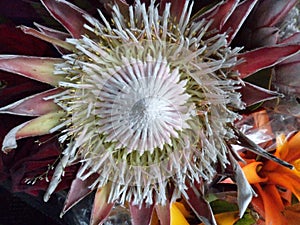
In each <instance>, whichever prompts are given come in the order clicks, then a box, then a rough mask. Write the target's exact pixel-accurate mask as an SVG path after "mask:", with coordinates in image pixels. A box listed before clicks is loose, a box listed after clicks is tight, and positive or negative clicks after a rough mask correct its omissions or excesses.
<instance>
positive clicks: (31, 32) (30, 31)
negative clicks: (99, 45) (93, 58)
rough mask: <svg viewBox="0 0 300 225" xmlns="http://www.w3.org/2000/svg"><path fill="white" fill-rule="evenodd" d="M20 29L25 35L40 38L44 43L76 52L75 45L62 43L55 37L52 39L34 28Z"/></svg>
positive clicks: (24, 27) (23, 27) (22, 27)
mask: <svg viewBox="0 0 300 225" xmlns="http://www.w3.org/2000/svg"><path fill="white" fill-rule="evenodd" d="M19 28H21V30H22V31H23V32H24V33H25V34H29V35H32V36H34V37H36V38H39V39H41V40H44V41H47V42H49V43H51V44H53V45H55V46H59V47H61V48H64V49H67V50H69V51H72V50H74V49H75V48H74V47H73V45H71V44H69V43H67V42H65V41H62V40H60V39H58V38H54V37H51V36H49V35H47V34H44V33H41V32H39V31H37V30H35V29H33V28H30V27H26V26H23V25H22V26H19Z"/></svg>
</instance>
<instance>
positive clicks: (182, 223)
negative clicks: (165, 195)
mask: <svg viewBox="0 0 300 225" xmlns="http://www.w3.org/2000/svg"><path fill="white" fill-rule="evenodd" d="M170 210H171V225H189V223H188V222H187V220H186V218H185V216H184V214H185V213H186V209H185V208H184V206H183V204H182V203H180V202H175V203H173V204H172V206H171V209H170ZM181 210H182V211H181Z"/></svg>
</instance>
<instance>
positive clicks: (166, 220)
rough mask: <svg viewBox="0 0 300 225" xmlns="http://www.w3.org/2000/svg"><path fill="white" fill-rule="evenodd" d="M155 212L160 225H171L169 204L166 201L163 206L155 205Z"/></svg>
mask: <svg viewBox="0 0 300 225" xmlns="http://www.w3.org/2000/svg"><path fill="white" fill-rule="evenodd" d="M155 210H156V213H157V217H158V219H159V222H160V225H170V223H171V215H170V202H169V201H168V202H167V204H166V205H164V206H162V205H156V206H155Z"/></svg>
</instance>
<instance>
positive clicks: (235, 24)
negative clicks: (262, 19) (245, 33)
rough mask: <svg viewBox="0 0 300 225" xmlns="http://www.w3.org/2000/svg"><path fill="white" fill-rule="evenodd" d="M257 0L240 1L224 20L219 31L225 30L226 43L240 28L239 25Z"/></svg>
mask: <svg viewBox="0 0 300 225" xmlns="http://www.w3.org/2000/svg"><path fill="white" fill-rule="evenodd" d="M257 1H258V0H246V1H244V2H242V3H241V4H239V5H238V6H237V8H236V9H235V10H234V11H233V13H232V14H231V15H230V17H229V19H228V20H227V21H226V23H225V24H224V26H223V27H222V30H221V33H223V32H227V34H228V38H227V40H228V43H230V42H231V41H232V40H233V38H234V37H235V35H236V34H237V32H238V31H239V30H240V28H241V26H242V25H243V23H244V21H245V20H246V18H247V17H248V15H249V13H250V12H251V11H252V9H253V7H254V6H255V4H256V3H257Z"/></svg>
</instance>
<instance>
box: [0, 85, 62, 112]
mask: <svg viewBox="0 0 300 225" xmlns="http://www.w3.org/2000/svg"><path fill="white" fill-rule="evenodd" d="M61 91H62V90H61V89H58V88H55V89H52V90H48V91H45V92H42V93H38V94H35V95H32V96H29V97H27V98H23V99H21V100H19V101H17V102H14V103H12V104H9V105H7V106H4V107H2V108H0V113H7V114H13V115H21V116H41V115H44V114H47V113H50V112H54V111H58V110H59V109H60V107H59V106H58V105H57V104H55V103H54V102H53V100H45V99H44V98H46V97H48V96H52V95H55V94H58V93H60V92H61Z"/></svg>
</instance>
